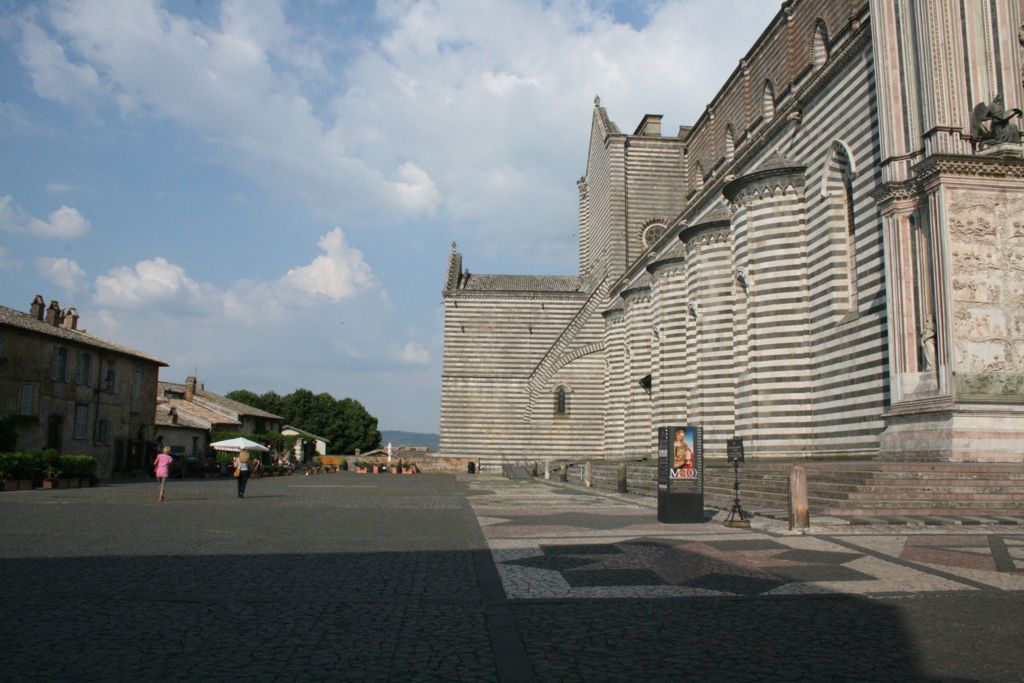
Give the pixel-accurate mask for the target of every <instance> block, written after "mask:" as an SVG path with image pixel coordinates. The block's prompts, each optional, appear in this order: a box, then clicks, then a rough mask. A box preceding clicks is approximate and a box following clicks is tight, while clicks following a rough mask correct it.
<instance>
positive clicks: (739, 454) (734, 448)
mask: <svg viewBox="0 0 1024 683" xmlns="http://www.w3.org/2000/svg"><path fill="white" fill-rule="evenodd" d="M725 455H726V457H727V458H728V459H729V462H743V437H741V436H734V437H732V438H731V439H727V440H726V442H725Z"/></svg>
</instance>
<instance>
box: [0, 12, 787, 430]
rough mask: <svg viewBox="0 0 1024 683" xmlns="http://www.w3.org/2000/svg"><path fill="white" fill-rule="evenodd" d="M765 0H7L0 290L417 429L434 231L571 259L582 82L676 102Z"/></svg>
mask: <svg viewBox="0 0 1024 683" xmlns="http://www.w3.org/2000/svg"><path fill="white" fill-rule="evenodd" d="M780 4H781V3H780V2H778V1H777V0H663V1H650V2H635V3H631V2H613V1H609V0H543V1H531V0H516V1H511V0H506V1H501V2H489V1H487V0H379V1H378V2H376V3H373V2H369V1H368V0H367V1H355V0H301V1H299V0H295V1H288V0H265V1H264V0H245V1H241V0H223V1H216V0H182V1H180V2H171V1H168V2H159V1H157V0H74V1H73V2H64V1H55V2H40V1H32V2H29V1H21V0H6V1H5V2H3V3H0V305H3V306H7V307H10V308H14V309H18V310H22V311H26V312H27V311H28V307H29V304H30V303H31V301H32V298H33V297H34V296H35V295H36V294H42V295H43V297H44V298H45V299H46V301H47V302H49V301H50V300H51V299H56V300H58V301H59V302H60V304H61V305H62V306H63V307H65V308H67V307H71V306H73V307H75V308H76V309H77V311H78V313H79V315H80V316H81V318H80V321H79V326H80V327H81V328H84V329H87V330H88V331H89V332H91V333H93V334H97V335H99V336H101V337H104V338H107V339H110V340H113V341H116V342H119V343H122V344H126V345H128V346H131V347H133V348H135V349H138V350H140V351H143V352H145V353H147V354H150V355H154V356H156V357H158V358H161V359H163V360H164V361H166V362H167V363H168V364H169V367H166V368H162V369H161V374H160V377H161V379H162V380H165V381H175V382H181V381H184V379H185V377H187V376H190V375H196V376H197V377H198V378H199V381H201V382H203V383H204V384H205V386H206V388H207V389H209V390H212V391H215V392H219V393H226V392H228V391H232V390H234V389H249V390H251V391H255V392H257V393H263V392H265V391H270V390H273V391H277V392H278V393H281V394H286V393H290V392H291V391H293V390H294V389H296V388H299V387H303V388H307V389H310V390H311V391H314V392H317V393H319V392H322V391H325V392H328V393H330V394H332V395H333V396H335V397H338V398H343V397H352V398H355V399H357V400H359V401H360V402H362V403H363V405H365V406H366V407H367V409H368V410H369V411H370V413H371V414H373V415H375V416H376V417H377V418H378V419H379V423H380V426H381V428H382V429H389V430H409V431H421V432H437V431H439V414H440V393H441V389H440V385H441V362H442V356H443V347H444V334H443V318H444V310H443V306H442V304H441V290H442V287H443V283H444V277H445V269H446V265H447V258H448V254H449V253H450V251H451V247H450V245H451V243H452V242H453V241H454V242H457V244H458V249H459V251H460V252H461V253H462V254H463V256H464V265H465V267H467V268H469V269H470V270H472V271H473V272H476V273H520V274H555V275H572V274H575V273H576V269H577V242H576V230H577V190H576V180H577V179H578V178H579V177H580V176H581V175H583V173H584V172H585V170H586V155H587V144H588V140H589V134H590V123H591V116H592V110H593V107H594V97H595V96H596V95H597V96H600V97H601V103H602V106H604V107H606V108H607V110H608V113H609V116H610V117H611V119H612V120H613V121H615V122H616V123H617V124H618V125H619V127H620V129H622V130H623V131H624V132H627V133H628V132H632V131H633V129H634V128H635V127H636V125H637V124H638V123H639V122H640V119H641V118H642V117H643V115H644V114H648V113H650V114H662V115H664V119H663V128H662V130H663V131H664V132H665V133H666V134H671V132H672V131H675V130H676V129H677V128H678V126H680V125H687V124H692V123H693V122H694V121H696V119H697V117H698V116H699V115H700V114H701V112H702V111H703V110H704V108H705V107H706V105H707V103H708V102H709V101H710V100H711V99H712V98H713V97H714V95H715V93H716V92H717V91H718V89H719V88H720V87H721V85H722V84H723V83H724V82H725V79H726V78H727V77H728V76H729V74H730V73H731V72H732V71H733V70H734V69H735V68H736V65H737V64H738V62H739V60H740V59H741V58H742V57H743V56H744V55H745V54H746V52H747V51H748V50H749V49H750V47H751V46H752V45H753V43H754V41H755V40H756V39H757V37H758V36H759V35H760V34H761V32H762V31H763V30H764V28H765V27H766V26H767V25H768V23H769V22H770V21H771V19H772V17H773V16H774V15H775V13H776V12H778V10H779V7H780Z"/></svg>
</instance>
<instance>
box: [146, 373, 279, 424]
mask: <svg viewBox="0 0 1024 683" xmlns="http://www.w3.org/2000/svg"><path fill="white" fill-rule="evenodd" d="M157 400H158V401H159V402H160V403H161V404H166V406H167V408H166V410H167V413H168V415H171V414H173V415H176V416H177V418H178V419H179V421H180V420H181V419H187V420H189V421H190V422H192V423H195V424H198V425H200V426H203V427H204V428H205V429H207V430H209V431H230V432H238V433H239V434H257V433H259V434H267V433H271V434H278V433H280V432H281V426H282V425H283V424H284V418H283V417H281V416H280V415H274V414H273V413H268V412H267V411H265V410H260V409H259V408H256V407H253V406H250V405H246V404H245V403H241V402H239V401H234V400H232V399H230V398H228V397H226V396H221V395H220V394H217V393H214V392H212V391H209V390H208V389H206V387H205V386H203V385H202V384H201V383H200V382H198V381H196V378H195V377H188V378H187V379H186V380H185V383H184V384H177V383H174V382H160V384H159V387H158V394H157Z"/></svg>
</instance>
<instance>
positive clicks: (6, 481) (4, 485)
mask: <svg viewBox="0 0 1024 683" xmlns="http://www.w3.org/2000/svg"><path fill="white" fill-rule="evenodd" d="M0 489H2V490H4V491H17V490H18V482H16V481H14V480H13V479H10V473H9V472H8V470H7V468H6V467H4V466H3V465H0Z"/></svg>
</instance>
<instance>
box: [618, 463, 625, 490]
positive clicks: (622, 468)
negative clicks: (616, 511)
mask: <svg viewBox="0 0 1024 683" xmlns="http://www.w3.org/2000/svg"><path fill="white" fill-rule="evenodd" d="M619 493H626V463H622V464H621V465H619Z"/></svg>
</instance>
